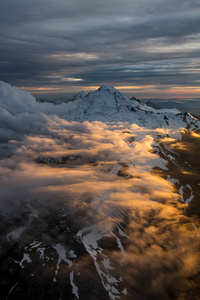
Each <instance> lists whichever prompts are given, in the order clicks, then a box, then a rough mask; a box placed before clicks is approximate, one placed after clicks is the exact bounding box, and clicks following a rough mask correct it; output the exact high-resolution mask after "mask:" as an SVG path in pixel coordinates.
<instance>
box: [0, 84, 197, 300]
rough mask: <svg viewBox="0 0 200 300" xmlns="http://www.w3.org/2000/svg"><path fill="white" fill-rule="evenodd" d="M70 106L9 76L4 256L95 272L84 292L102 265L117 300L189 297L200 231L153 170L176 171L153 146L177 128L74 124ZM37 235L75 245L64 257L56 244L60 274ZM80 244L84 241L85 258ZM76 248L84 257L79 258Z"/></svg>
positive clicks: (0, 88) (0, 128)
mask: <svg viewBox="0 0 200 300" xmlns="http://www.w3.org/2000/svg"><path fill="white" fill-rule="evenodd" d="M45 105H46V106H45ZM64 105H65V104H62V105H61V107H59V108H57V107H55V106H54V105H53V104H39V103H37V102H36V101H35V99H34V98H33V97H32V96H31V95H30V94H29V93H28V92H24V91H20V90H19V89H17V88H15V87H11V86H9V85H8V84H5V83H3V82H0V157H1V160H0V195H1V200H0V210H1V213H0V217H1V218H0V222H1V228H3V229H2V230H1V248H0V255H1V257H3V258H4V261H5V260H6V259H7V253H10V251H12V249H15V248H17V249H19V248H20V249H23V251H24V253H25V252H26V253H29V254H27V255H29V259H30V261H29V260H28V259H27V260H26V262H25V263H24V261H25V260H24V261H23V260H21V265H20V266H21V268H22V269H24V268H25V269H27V270H28V271H27V272H29V273H32V274H34V275H35V276H36V275H37V274H38V272H40V276H49V280H50V279H51V280H53V278H54V281H57V282H59V281H61V282H62V281H63V277H62V276H61V274H62V272H63V274H65V281H67V280H68V281H70V278H72V277H70V276H72V275H70V274H72V273H70V272H72V270H73V272H74V273H73V274H74V275H73V276H75V275H76V274H78V271H77V270H79V272H80V273H81V274H82V276H83V278H84V276H85V278H86V279H85V281H84V280H83V282H85V285H84V284H82V287H81V288H82V291H83V292H84V293H87V292H88V290H87V287H86V286H87V282H88V278H90V279H91V278H95V277H94V276H93V274H94V272H95V271H94V270H96V271H97V273H98V276H99V278H100V281H101V283H102V286H104V288H105V290H106V292H107V295H108V297H110V298H111V299H133V298H134V297H135V298H134V299H186V296H185V294H184V293H185V291H187V289H189V288H190V286H191V282H190V278H191V277H192V276H195V275H196V274H197V273H198V268H199V267H198V266H199V257H198V249H199V237H198V235H197V232H196V231H195V229H194V227H193V226H191V220H190V219H189V218H187V217H186V216H183V209H184V204H180V202H179V198H180V196H179V195H178V194H176V191H175V190H174V187H173V186H172V184H171V183H170V182H168V181H167V180H165V178H164V177H163V176H162V175H159V173H155V172H154V171H153V170H154V169H153V168H155V167H157V168H159V169H160V170H161V171H165V172H167V169H168V166H167V161H166V160H164V159H162V158H161V157H159V155H158V154H156V153H155V151H153V146H154V145H155V137H157V136H158V135H162V136H164V135H166V134H170V130H169V129H168V131H165V130H163V129H160V128H158V129H155V130H152V129H148V128H141V127H139V126H138V125H136V124H128V123H103V122H98V121H96V122H88V121H85V122H82V123H79V122H68V121H67V120H65V119H62V118H60V117H59V116H58V115H57V114H55V113H56V110H63V109H64V108H65V106H64ZM172 134H173V132H172ZM59 218H62V222H64V223H66V224H68V225H66V226H65V230H63V227H62V226H61V227H60V228H58V222H59ZM56 222H57V223H56ZM56 224H57V225H56ZM67 226H68V228H69V231H70V230H71V232H73V234H72V235H71V240H72V241H71V240H69V241H68V240H67V238H66V236H67V234H66V227H67ZM70 226H71V227H70ZM36 241H37V242H38V243H42V244H43V246H44V249H47V246H48V247H52V248H54V249H57V250H58V245H59V247H63V249H66V253H65V259H64V258H63V259H61V257H60V256H59V251H57V252H58V253H57V255H58V257H60V258H59V259H60V260H59V262H58V264H57V265H56V266H54V265H53V268H54V273H53V275H52V274H51V273H50V272H49V271H48V270H49V268H50V262H48V260H46V262H45V263H44V260H43V261H42V263H41V262H40V256H37V255H35V256H33V255H31V252H30V251H29V250H30V249H31V245H33V243H35V242H36ZM73 241H74V243H75V241H79V243H82V246H83V247H84V249H85V251H86V254H85V256H84V257H83V256H82V255H81V254H80V253H79V252H78V251H77V249H76V247H75V246H73ZM100 242H101V243H100ZM69 244H70V246H69ZM100 244H101V246H100ZM34 245H35V244H34ZM69 247H71V248H72V249H71V250H73V251H74V253H75V257H76V259H74V260H73V263H72V264H70V263H69V262H68V261H67V259H70V255H67V253H68V252H67V249H68V248H69ZM73 247H74V248H73ZM28 249H29V250H28ZM32 249H33V247H32ZM59 249H61V248H59ZM28 251H29V252H28ZM45 251H47V250H45ZM13 253H14V254H13V259H14V260H15V261H16V264H17V261H18V265H19V264H20V259H19V258H18V260H17V258H16V257H17V256H16V257H15V255H16V254H15V251H14V252H13ZM48 255H49V257H51V254H50V253H49V254H48ZM46 256H47V254H46ZM54 256H55V254H54ZM54 256H53V254H52V257H54ZM89 257H90V259H89ZM91 258H92V263H93V264H94V266H95V268H94V270H93V269H91V268H90V265H91ZM105 259H106V260H107V262H108V263H107V265H106V263H105ZM29 262H33V263H34V264H37V265H38V269H35V268H34V267H28V263H29ZM62 264H64V265H65V268H64V267H63V265H62ZM51 266H52V265H51ZM108 275H109V276H111V277H109V276H108ZM98 276H97V277H98ZM73 278H75V277H73ZM110 278H112V280H111V279H110ZM113 278H115V280H116V281H115V280H114V279H113ZM74 280H76V278H75V279H74ZM86 281H87V282H86ZM94 281H95V279H94ZM119 283H120V284H119ZM88 286H89V287H90V289H92V288H93V287H92V286H90V285H89V283H88ZM52 289H53V290H54V289H55V286H54V287H52ZM77 293H78V292H77ZM88 293H89V292H88ZM118 297H120V298H118ZM184 297H185V298H184ZM94 299H95V298H94ZM96 299H98V297H97V296H96Z"/></svg>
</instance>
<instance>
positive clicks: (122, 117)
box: [59, 86, 200, 129]
mask: <svg viewBox="0 0 200 300" xmlns="http://www.w3.org/2000/svg"><path fill="white" fill-rule="evenodd" d="M62 107H63V110H62V111H60V112H59V115H60V117H63V118H65V119H67V120H68V121H70V120H73V121H79V122H83V121H85V120H88V121H97V120H98V121H102V122H129V123H135V124H137V125H139V126H146V127H149V128H157V127H164V128H165V127H167V126H171V127H176V128H177V127H181V126H182V127H187V128H190V129H195V128H197V127H199V126H200V122H199V121H198V120H197V119H196V118H194V117H193V116H192V115H190V114H189V113H187V112H186V113H181V112H180V111H179V110H177V109H154V108H152V107H150V106H148V105H146V104H145V103H142V102H141V101H138V99H136V98H134V97H133V98H131V99H129V98H128V97H127V96H125V95H123V94H121V93H120V92H119V91H118V90H117V89H115V88H114V87H112V86H101V87H100V88H99V89H98V90H96V91H94V92H90V93H88V94H86V93H84V92H81V93H79V94H78V95H77V96H75V97H74V98H73V99H72V100H71V101H69V102H67V103H66V104H65V109H64V104H63V105H62Z"/></svg>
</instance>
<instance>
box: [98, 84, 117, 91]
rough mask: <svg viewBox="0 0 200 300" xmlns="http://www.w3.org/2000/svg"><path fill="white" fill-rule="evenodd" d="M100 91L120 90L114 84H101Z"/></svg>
mask: <svg viewBox="0 0 200 300" xmlns="http://www.w3.org/2000/svg"><path fill="white" fill-rule="evenodd" d="M98 91H101V92H110V93H114V92H119V91H118V90H116V89H115V88H114V87H113V86H112V85H101V86H100V88H99V89H98Z"/></svg>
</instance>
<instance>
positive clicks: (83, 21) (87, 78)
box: [0, 0, 200, 87]
mask: <svg viewBox="0 0 200 300" xmlns="http://www.w3.org/2000/svg"><path fill="white" fill-rule="evenodd" d="M0 14H1V18H0V27H1V34H0V57H1V61H0V79H1V80H4V81H6V82H10V83H12V84H15V85H18V86H24V87H26V86H27V87H39V86H40V87H49V86H52V85H54V86H58V87H59V86H68V85H78V84H80V85H86V86H88V85H94V84H95V85H96V84H107V83H109V84H113V85H117V84H118V85H120V84H123V85H124V84H131V83H133V81H134V83H135V82H136V83H137V84H140V85H143V84H147V83H151V84H152V83H153V84H154V85H159V84H161V85H162V84H163V83H165V84H171V83H174V84H177V85H182V86H185V85H193V86H196V85H198V82H196V80H197V74H196V73H197V72H198V71H199V60H198V57H199V47H200V42H199V37H200V5H199V2H198V1H190V2H188V1H179V0H176V1H166V0H163V1H157V0H151V1H147V0H143V1H140V2H137V1H129V0H126V1H123V3H122V2H120V1H118V0H117V1H116V0H115V1H114V0H109V1H95V2H93V1H89V0H87V1H84V3H83V2H81V1H73V2H72V1H63V0H60V1H56V2H55V1H47V0H45V1H42V2H41V1H38V0H35V1H33V2H27V1H25V0H21V1H18V2H16V1H14V0H9V1H6V2H5V1H2V2H1V3H0ZM182 63H184V66H185V68H182V69H181V68H180V64H182ZM162 64H164V66H165V65H166V64H167V65H168V66H169V65H171V67H170V68H169V69H166V68H165V67H163V66H162ZM191 64H192V67H191ZM155 69H156V71H155ZM194 69H195V70H194ZM169 75H170V76H169ZM171 75H172V76H171ZM65 78H67V80H64V79H65ZM163 78H164V79H163ZM77 79H78V80H79V79H82V80H83V81H80V82H79V81H76V80H77Z"/></svg>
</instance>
